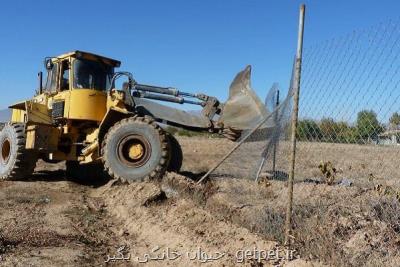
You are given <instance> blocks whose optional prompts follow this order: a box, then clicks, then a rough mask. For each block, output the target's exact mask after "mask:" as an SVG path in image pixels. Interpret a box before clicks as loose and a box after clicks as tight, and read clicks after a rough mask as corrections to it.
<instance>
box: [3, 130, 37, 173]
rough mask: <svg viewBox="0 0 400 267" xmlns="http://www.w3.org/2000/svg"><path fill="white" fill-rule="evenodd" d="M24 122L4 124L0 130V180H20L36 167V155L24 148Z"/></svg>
mask: <svg viewBox="0 0 400 267" xmlns="http://www.w3.org/2000/svg"><path fill="white" fill-rule="evenodd" d="M25 145H26V134H25V125H24V124H9V123H8V124H6V125H4V128H3V129H2V130H1V132H0V180H22V179H25V178H27V177H29V176H30V175H32V173H33V171H34V170H35V167H36V162H37V160H38V155H37V153H36V152H34V151H30V150H26V149H25Z"/></svg>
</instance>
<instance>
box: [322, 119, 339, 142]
mask: <svg viewBox="0 0 400 267" xmlns="http://www.w3.org/2000/svg"><path fill="white" fill-rule="evenodd" d="M319 128H320V129H321V134H322V139H323V140H324V141H325V142H336V141H337V134H338V133H339V129H338V125H337V123H336V122H335V121H334V120H333V119H332V118H324V119H322V120H321V122H320V123H319Z"/></svg>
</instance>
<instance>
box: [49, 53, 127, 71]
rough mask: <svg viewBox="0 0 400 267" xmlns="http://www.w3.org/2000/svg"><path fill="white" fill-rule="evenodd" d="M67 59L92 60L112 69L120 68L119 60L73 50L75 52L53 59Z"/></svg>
mask: <svg viewBox="0 0 400 267" xmlns="http://www.w3.org/2000/svg"><path fill="white" fill-rule="evenodd" d="M67 57H75V58H86V59H92V60H96V59H97V60H101V61H104V62H105V63H107V64H110V65H112V66H113V67H119V66H121V61H119V60H115V59H112V58H108V57H103V56H100V55H96V54H93V53H90V52H85V51H79V50H75V51H71V52H68V53H65V54H62V55H59V56H57V57H55V58H56V59H64V58H67Z"/></svg>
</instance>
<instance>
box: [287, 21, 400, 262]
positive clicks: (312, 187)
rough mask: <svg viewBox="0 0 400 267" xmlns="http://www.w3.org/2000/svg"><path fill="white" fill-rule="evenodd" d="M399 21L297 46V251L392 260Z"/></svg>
mask: <svg viewBox="0 0 400 267" xmlns="http://www.w3.org/2000/svg"><path fill="white" fill-rule="evenodd" d="M399 70H400V22H399V21H398V20H396V21H388V22H384V23H381V24H379V25H375V26H372V27H370V28H367V29H362V30H356V31H353V32H351V33H349V34H347V35H345V36H342V37H339V38H334V39H331V40H327V41H325V42H323V43H321V44H317V45H314V46H309V47H306V48H305V50H304V56H303V72H302V83H301V97H300V111H299V116H300V118H299V125H298V129H297V138H298V140H299V143H298V146H297V158H296V176H295V177H296V180H297V183H296V184H295V191H294V218H293V227H294V242H295V245H296V248H297V249H298V251H299V252H300V254H301V255H303V256H305V257H307V258H311V259H313V258H318V259H321V260H323V261H325V262H328V263H331V264H333V265H337V266H339V265H340V266H360V265H369V266H379V265H380V266H388V265H393V263H394V262H395V261H394V260H396V259H397V260H398V259H399V253H398V249H399V243H398V240H399V238H400V235H399V234H400V220H399V219H400V218H399V210H400V205H399V196H400V184H399V181H400V180H399V178H400V174H399V172H398V170H397V169H398V163H399V159H400V157H399V156H400V153H399V152H400V147H399V143H400V139H399V137H400V128H399V126H400V116H399V112H400V90H399V89H400V88H399V84H400V73H399Z"/></svg>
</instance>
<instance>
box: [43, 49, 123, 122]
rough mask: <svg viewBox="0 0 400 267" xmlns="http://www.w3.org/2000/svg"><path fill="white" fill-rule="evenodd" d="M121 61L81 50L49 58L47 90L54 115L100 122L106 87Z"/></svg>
mask: <svg viewBox="0 0 400 267" xmlns="http://www.w3.org/2000/svg"><path fill="white" fill-rule="evenodd" d="M120 64H121V63H120V62H119V61H117V60H113V59H110V58H106V57H102V56H98V55H95V54H91V53H86V52H82V51H75V52H71V53H68V54H64V55H61V56H58V57H54V58H46V59H45V66H46V69H47V79H46V84H45V87H44V93H46V94H48V95H50V96H51V97H52V101H51V102H52V105H53V108H52V110H53V118H54V119H63V120H84V121H95V122H100V121H101V120H102V119H103V117H104V115H105V113H106V102H107V92H106V91H107V89H109V88H110V87H111V80H112V77H113V75H114V68H116V67H119V66H120Z"/></svg>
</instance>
